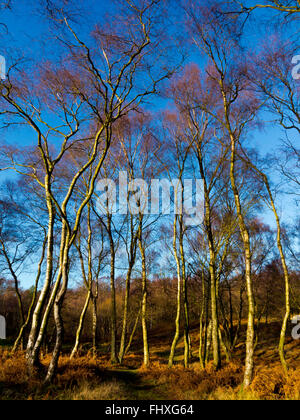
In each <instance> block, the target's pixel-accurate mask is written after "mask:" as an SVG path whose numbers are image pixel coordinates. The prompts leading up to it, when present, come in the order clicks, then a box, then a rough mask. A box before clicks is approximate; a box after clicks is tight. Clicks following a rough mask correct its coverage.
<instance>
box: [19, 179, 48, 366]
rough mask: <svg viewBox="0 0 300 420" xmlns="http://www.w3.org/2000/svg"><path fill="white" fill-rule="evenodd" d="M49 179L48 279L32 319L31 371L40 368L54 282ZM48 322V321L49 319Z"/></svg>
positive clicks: (29, 340) (29, 341)
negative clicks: (46, 311)
mask: <svg viewBox="0 0 300 420" xmlns="http://www.w3.org/2000/svg"><path fill="white" fill-rule="evenodd" d="M49 179H50V176H46V181H45V185H46V201H47V208H48V218H49V221H48V234H47V267H46V278H45V283H44V287H43V290H42V292H41V294H40V297H39V299H38V302H37V305H36V307H35V310H34V313H33V317H32V324H31V331H30V334H29V338H28V343H27V351H26V358H27V365H28V368H29V371H32V369H34V368H36V367H39V366H40V363H39V352H40V346H41V343H42V340H43V338H44V333H45V323H44V328H42V325H41V317H42V313H43V309H44V306H45V304H46V300H47V297H48V295H49V292H50V287H51V282H52V275H53V243H54V241H53V230H54V219H55V215H54V207H53V204H52V200H51V196H50V191H49V188H50V187H49V182H50V181H49ZM47 320H48V319H47ZM47 320H46V321H47ZM38 335H41V337H40V340H39V343H38V342H37V337H38Z"/></svg>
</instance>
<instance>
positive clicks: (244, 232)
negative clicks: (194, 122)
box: [229, 129, 255, 388]
mask: <svg viewBox="0 0 300 420" xmlns="http://www.w3.org/2000/svg"><path fill="white" fill-rule="evenodd" d="M229 132H230V133H231V130H230V129H229ZM230 137H231V162H230V179H231V186H232V191H233V194H234V199H235V205H236V210H237V215H238V221H239V227H240V231H241V236H242V240H243V244H244V251H245V277H246V286H247V295H248V326H247V339H246V361H245V374H244V387H245V388H248V387H249V386H250V385H251V382H252V379H253V366H254V362H253V357H254V335H255V332H254V314H255V304H254V295H253V285H252V268H251V248H250V236H249V232H248V229H247V227H246V224H245V220H244V215H243V211H242V207H241V201H240V195H239V191H238V188H237V186H236V179H235V162H236V141H235V138H234V136H233V135H232V134H230Z"/></svg>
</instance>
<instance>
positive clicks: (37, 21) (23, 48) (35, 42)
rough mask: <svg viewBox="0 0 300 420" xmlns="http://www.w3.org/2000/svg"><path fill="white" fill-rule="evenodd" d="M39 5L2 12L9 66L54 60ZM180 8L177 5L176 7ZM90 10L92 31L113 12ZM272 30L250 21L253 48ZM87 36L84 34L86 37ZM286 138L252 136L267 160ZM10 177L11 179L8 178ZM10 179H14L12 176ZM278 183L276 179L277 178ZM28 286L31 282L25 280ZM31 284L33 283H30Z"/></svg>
mask: <svg viewBox="0 0 300 420" xmlns="http://www.w3.org/2000/svg"><path fill="white" fill-rule="evenodd" d="M36 3H37V2H36V1H34V0H18V1H15V2H14V8H13V12H12V11H5V12H0V16H1V19H0V22H4V23H5V24H6V25H7V28H8V33H7V34H6V33H5V30H4V28H1V36H0V55H4V56H5V57H6V59H7V62H8V65H9V64H10V63H11V62H12V61H13V60H14V58H15V57H16V56H20V55H24V57H26V59H27V60H29V61H28V64H29V66H30V60H31V59H32V60H33V61H36V60H39V59H40V60H41V61H44V60H46V59H47V58H48V57H49V58H51V59H53V56H55V53H56V51H55V50H53V45H54V44H53V42H52V39H51V37H52V36H53V35H49V31H48V26H47V23H46V21H45V20H44V19H43V18H42V17H41V15H40V14H39V13H38V12H37V10H36ZM174 4H176V3H174ZM88 5H89V8H88V9H89V10H88V13H87V14H86V15H85V19H86V21H87V22H90V26H89V25H87V26H88V27H89V28H90V29H92V27H93V23H94V22H95V21H96V20H97V19H98V18H100V17H101V18H103V16H104V15H105V13H106V12H107V11H108V9H110V7H111V2H110V1H109V0H100V1H99V0H89V1H88ZM267 30H268V28H267V27H265V28H262V27H261V28H259V27H257V26H255V27H254V25H253V23H252V22H251V21H250V22H249V26H248V28H247V31H248V41H249V43H251V44H253V45H256V44H257V45H258V44H259V43H260V41H261V40H262V39H263V38H264V37H265V35H266V33H265V31H267ZM82 35H83V36H84V33H83V34H82ZM188 61H195V57H194V56H191V57H189V59H188ZM162 103H163V102H162V101H161V100H160V99H157V101H156V102H155V103H154V106H156V107H157V108H159V107H161V105H162ZM0 135H1V136H2V138H3V136H4V139H5V140H6V141H7V142H9V143H17V144H20V143H22V144H30V143H31V142H32V139H31V137H30V136H29V135H28V137H27V136H26V135H25V136H24V135H23V134H22V136H20V137H19V136H18V131H17V132H14V133H12V132H0ZM282 137H283V133H282V132H281V130H280V129H278V128H274V125H273V124H272V123H270V124H268V125H266V127H265V128H264V130H263V131H257V132H255V133H254V134H253V135H252V143H253V145H255V146H257V148H258V150H259V152H260V154H261V155H262V156H265V155H266V154H268V153H273V152H274V151H275V150H276V148H277V147H278V146H279V144H280V139H281V138H282ZM6 176H7V175H6ZM9 176H13V175H12V174H10V175H9ZM1 179H3V174H2V175H0V180H1ZM274 180H275V178H274ZM279 208H280V210H281V212H282V214H283V213H284V214H285V215H286V216H285V217H286V219H285V220H286V221H290V220H291V219H293V218H294V217H295V212H296V208H295V207H294V205H293V202H292V201H291V199H289V198H284V200H282V199H281V200H280V202H279ZM264 219H265V221H266V222H268V223H270V224H271V225H272V226H274V223H273V222H272V219H273V218H272V216H271V215H270V214H269V213H268V212H266V213H265V214H264ZM24 279H25V282H24V284H27V278H26V276H25V277H24ZM30 283H31V281H30Z"/></svg>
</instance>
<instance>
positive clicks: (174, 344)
mask: <svg viewBox="0 0 300 420" xmlns="http://www.w3.org/2000/svg"><path fill="white" fill-rule="evenodd" d="M173 250H174V257H175V260H176V267H177V312H176V319H175V336H174V339H173V342H172V346H171V351H170V356H169V367H172V366H173V363H174V356H175V351H176V347H177V344H178V341H179V337H180V316H181V267H180V259H179V257H178V253H177V216H175V218H174V238H173Z"/></svg>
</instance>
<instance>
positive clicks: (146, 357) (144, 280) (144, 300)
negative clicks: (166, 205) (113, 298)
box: [139, 216, 150, 367]
mask: <svg viewBox="0 0 300 420" xmlns="http://www.w3.org/2000/svg"><path fill="white" fill-rule="evenodd" d="M140 217H141V216H140ZM139 248H140V252H141V257H142V310H141V317H142V331H143V347H144V366H145V367H149V365H150V355H149V343H148V329H147V298H148V290H147V267H146V254H145V248H144V244H143V238H142V219H141V220H140V227H139Z"/></svg>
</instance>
